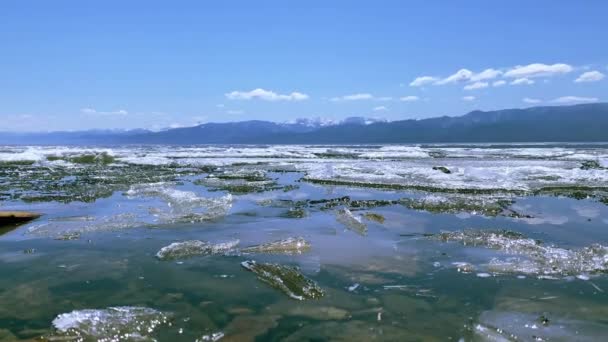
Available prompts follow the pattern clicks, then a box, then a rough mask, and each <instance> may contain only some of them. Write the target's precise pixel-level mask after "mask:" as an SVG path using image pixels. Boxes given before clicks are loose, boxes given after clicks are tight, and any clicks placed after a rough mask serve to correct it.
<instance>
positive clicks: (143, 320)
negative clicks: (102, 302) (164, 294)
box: [51, 306, 171, 341]
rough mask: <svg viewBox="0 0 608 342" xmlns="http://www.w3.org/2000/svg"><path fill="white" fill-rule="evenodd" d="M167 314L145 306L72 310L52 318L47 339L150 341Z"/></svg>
mask: <svg viewBox="0 0 608 342" xmlns="http://www.w3.org/2000/svg"><path fill="white" fill-rule="evenodd" d="M170 317H171V315H170V314H166V313H163V312H160V311H157V310H154V309H150V308H146V307H130V306H121V307H110V308H107V309H101V310H92V309H85V310H75V311H72V312H69V313H64V314H61V315H59V316H57V317H56V318H55V319H54V320H53V326H54V328H55V329H56V331H55V332H54V333H53V334H52V335H51V340H57V339H65V340H77V341H153V340H154V338H153V334H154V332H155V330H156V329H157V328H159V327H160V326H162V325H165V324H168V323H169V320H170Z"/></svg>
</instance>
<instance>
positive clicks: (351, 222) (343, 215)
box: [336, 208, 367, 235]
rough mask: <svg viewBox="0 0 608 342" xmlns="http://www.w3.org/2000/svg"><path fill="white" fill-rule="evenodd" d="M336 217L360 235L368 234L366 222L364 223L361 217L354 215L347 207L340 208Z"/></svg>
mask: <svg viewBox="0 0 608 342" xmlns="http://www.w3.org/2000/svg"><path fill="white" fill-rule="evenodd" d="M336 219H337V220H338V222H340V223H342V224H343V225H345V226H346V227H347V228H348V229H350V230H352V231H354V232H355V233H357V234H359V235H366V234H367V226H366V225H365V223H363V221H362V220H361V217H359V216H355V215H353V213H352V212H351V211H350V210H348V209H346V208H344V209H340V210H338V211H337V212H336Z"/></svg>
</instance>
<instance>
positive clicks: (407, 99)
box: [399, 95, 420, 102]
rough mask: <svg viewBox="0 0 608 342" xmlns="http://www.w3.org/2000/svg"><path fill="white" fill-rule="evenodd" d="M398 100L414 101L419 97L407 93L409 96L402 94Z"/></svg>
mask: <svg viewBox="0 0 608 342" xmlns="http://www.w3.org/2000/svg"><path fill="white" fill-rule="evenodd" d="M399 100H401V101H403V102H414V101H418V100H420V98H419V97H418V96H413V95H409V96H403V97H401V98H399Z"/></svg>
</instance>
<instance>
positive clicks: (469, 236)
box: [432, 229, 608, 279]
mask: <svg viewBox="0 0 608 342" xmlns="http://www.w3.org/2000/svg"><path fill="white" fill-rule="evenodd" d="M432 238H434V239H438V240H440V241H443V242H450V241H452V242H459V243H461V244H463V245H465V246H472V247H485V248H490V249H496V250H500V251H501V252H504V253H507V254H513V255H514V257H509V258H505V259H499V258H493V259H492V260H490V261H489V263H488V264H487V269H488V270H489V271H491V272H496V273H524V274H536V275H539V276H543V277H549V276H576V275H581V274H597V273H605V272H607V271H608V248H606V247H604V246H602V245H599V244H592V245H590V246H587V247H583V248H579V249H565V248H560V247H556V246H551V245H546V246H545V245H543V244H542V243H541V242H540V241H537V240H534V239H530V238H526V237H525V236H523V235H522V234H520V233H517V232H513V231H508V230H473V229H469V230H464V231H453V232H442V233H440V234H438V235H435V236H433V237H432ZM548 279H549V278H548Z"/></svg>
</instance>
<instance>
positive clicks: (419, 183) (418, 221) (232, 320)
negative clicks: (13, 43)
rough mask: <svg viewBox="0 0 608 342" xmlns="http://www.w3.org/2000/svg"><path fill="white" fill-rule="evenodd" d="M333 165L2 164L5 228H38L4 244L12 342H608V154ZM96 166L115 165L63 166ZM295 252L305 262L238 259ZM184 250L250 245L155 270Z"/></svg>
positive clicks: (389, 151) (533, 150)
mask: <svg viewBox="0 0 608 342" xmlns="http://www.w3.org/2000/svg"><path fill="white" fill-rule="evenodd" d="M327 149H329V150H330V152H331V153H332V156H331V158H327V157H326V156H323V155H321V156H319V155H313V156H310V152H309V149H307V148H306V147H272V146H270V147H268V146H266V147H192V148H190V149H189V150H179V148H175V150H172V148H171V147H156V148H153V147H121V148H100V147H90V148H87V149H79V148H74V147H72V148H68V147H53V148H50V147H46V148H43V147H29V148H15V147H6V148H5V149H4V150H3V152H2V153H0V157H1V158H0V160H5V162H4V164H2V165H0V169H1V173H0V190H1V191H0V193H1V194H0V197H1V198H3V201H2V202H1V205H0V210H28V211H35V212H39V213H42V214H43V216H42V217H41V218H39V219H37V220H35V221H33V222H30V223H27V224H24V225H21V226H10V227H4V228H2V230H0V232H2V235H0V275H1V277H0V340H7V341H12V340H31V339H35V338H41V337H42V338H43V339H47V340H60V339H61V338H64V337H65V336H78V338H79V339H80V340H83V341H95V340H103V339H104V338H106V340H159V341H195V340H200V341H203V340H214V339H215V340H220V341H323V340H337V341H340V340H355V341H367V340H378V341H435V340H436V341H446V340H453V341H458V340H464V341H486V340H488V341H495V340H518V341H521V340H523V341H533V340H550V341H573V340H577V341H597V340H602V339H603V337H604V336H608V322H607V321H606V318H605V317H606V314H607V313H608V298H607V293H606V292H605V291H608V280H607V277H606V275H605V272H606V270H608V252H607V251H606V250H605V249H604V248H603V246H606V245H608V233H607V228H608V206H606V204H605V203H604V202H603V200H605V198H608V197H604V196H606V192H605V187H606V186H608V184H606V182H605V178H604V177H608V175H605V173H608V171H607V170H605V169H603V167H604V165H605V164H604V163H605V160H606V159H605V158H606V154H607V153H608V150H606V149H604V148H603V147H601V146H600V147H597V146H595V147H578V146H569V145H566V146H562V147H559V148H557V147H543V146H540V147H539V146H534V147H519V148H517V147H510V148H509V149H507V148H504V147H501V148H495V149H490V148H489V147H479V146H477V147H466V148H461V147H458V148H454V147H440V146H439V147H424V148H421V147H411V146H402V147H398V148H397V147H395V146H392V147H386V148H384V149H382V147H339V148H338V147H327ZM337 149H338V151H339V152H340V153H342V157H341V156H340V155H338V156H336V150H337ZM103 151H105V152H106V153H107V154H109V155H110V156H112V158H113V160H112V161H107V160H105V161H99V162H93V163H83V164H79V163H74V162H71V161H69V160H68V159H69V158H67V157H66V156H73V155H91V154H93V155H96V154H98V153H101V152H103ZM346 152H349V153H346ZM429 152H441V153H442V154H441V155H438V154H437V153H429ZM273 153H274V155H273ZM315 153H320V152H318V151H317V152H315ZM353 153H354V154H355V155H354V156H353ZM425 153H426V156H425ZM239 154H241V156H240V157H239V156H238V155H239ZM338 154H339V153H338ZM465 154H466V156H463V155H465ZM48 156H59V157H62V158H63V159H61V160H49V158H48ZM2 158H3V159H2ZM11 158H12V159H11ZM50 159H54V158H50ZM165 159H167V160H169V161H167V160H165ZM589 159H591V160H597V161H598V168H596V169H592V170H584V169H581V168H580V166H581V163H582V162H583V161H585V160H589ZM15 160H28V161H31V163H29V162H28V163H25V164H24V163H17V162H15ZM98 160H100V159H98ZM138 160H139V162H138ZM29 164H31V165H29ZM434 165H439V166H446V167H447V168H448V169H450V170H451V171H452V173H450V174H444V173H443V172H441V171H437V170H433V169H432V166H434ZM144 166H145V167H144ZM427 174H428V176H426V175H427ZM154 175H155V176H154ZM399 175H400V176H399ZM161 176H162V177H161ZM150 177H152V178H150ZM556 188H558V190H556ZM345 196H347V197H348V198H347V199H345V198H344V197H345ZM83 199H86V200H84V201H83ZM344 209H347V210H348V212H347V214H345V211H344ZM348 213H349V214H348ZM369 214H374V215H369ZM345 215H346V216H345ZM345 217H346V218H345ZM442 232H443V233H446V232H469V233H468V234H470V235H469V237H471V239H472V240H473V241H474V243H470V242H471V241H469V240H466V241H465V240H464V239H461V238H459V237H458V236H455V235H454V236H452V235H449V238H442V237H441V235H439V234H440V233H442ZM489 232H494V233H492V234H490V233H489ZM488 234H490V235H488ZM446 236H447V235H446ZM290 237H302V238H303V239H304V240H306V241H307V242H308V243H309V244H310V249H309V250H306V251H303V252H302V253H301V254H298V253H296V254H291V255H290V254H288V253H281V252H277V253H273V254H268V253H243V252H242V249H243V248H245V247H248V246H255V245H259V244H264V243H268V242H272V241H278V240H282V239H286V238H290ZM189 240H200V241H204V242H208V243H210V244H218V243H223V242H228V241H234V240H238V241H239V243H238V245H237V247H235V248H233V249H231V250H229V251H222V252H221V253H211V254H209V255H201V254H198V255H197V254H196V253H195V255H191V256H190V257H186V258H178V259H173V260H160V259H159V258H157V257H156V254H157V252H158V251H159V250H160V249H161V248H163V247H165V246H168V245H170V244H171V243H174V242H182V241H189ZM586 248H588V249H586ZM562 257H563V259H560V258H562ZM247 260H255V261H256V262H258V263H273V264H278V265H284V266H290V267H295V268H297V270H298V272H300V273H301V274H302V275H303V276H304V277H306V278H307V279H309V280H311V281H313V282H314V283H316V284H317V285H318V286H319V287H320V288H321V289H322V290H323V292H324V295H323V297H322V298H319V299H305V300H302V301H299V300H294V299H292V298H290V297H289V296H287V295H286V293H285V292H283V291H281V290H280V289H277V288H276V287H273V286H271V285H270V284H268V283H265V282H263V281H261V280H260V279H258V277H257V276H256V274H255V273H253V272H249V271H248V270H246V269H245V268H243V267H242V266H241V263H242V262H243V261H247ZM505 263H507V264H508V267H507V266H505ZM115 307H119V308H121V309H120V310H116V309H109V308H115ZM138 308H139V309H138ZM141 308H146V310H148V311H145V310H143V309H141ZM86 310H90V311H86ZM142 310H143V311H142ZM87 317H88V318H91V317H96V320H89V321H87V319H88V318H87ZM138 328H139V330H138ZM114 332H119V333H116V334H114Z"/></svg>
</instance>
